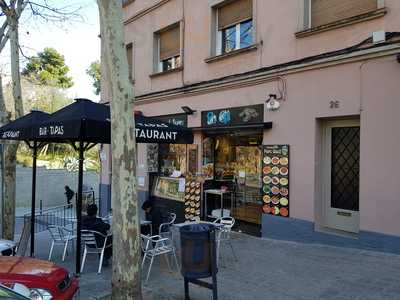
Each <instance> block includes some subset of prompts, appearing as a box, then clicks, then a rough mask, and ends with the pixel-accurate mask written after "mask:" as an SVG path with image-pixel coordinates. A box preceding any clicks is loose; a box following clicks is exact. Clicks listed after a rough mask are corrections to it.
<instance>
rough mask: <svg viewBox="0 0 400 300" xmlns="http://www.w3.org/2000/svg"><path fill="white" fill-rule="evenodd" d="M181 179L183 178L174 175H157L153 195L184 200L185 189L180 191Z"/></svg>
mask: <svg viewBox="0 0 400 300" xmlns="http://www.w3.org/2000/svg"><path fill="white" fill-rule="evenodd" d="M180 179H182V178H173V177H157V178H156V181H155V184H154V187H153V193H152V195H153V196H155V197H158V198H163V199H169V200H175V201H180V202H183V201H184V193H185V192H184V191H183V190H182V191H180V188H179V185H180V182H181V181H180Z"/></svg>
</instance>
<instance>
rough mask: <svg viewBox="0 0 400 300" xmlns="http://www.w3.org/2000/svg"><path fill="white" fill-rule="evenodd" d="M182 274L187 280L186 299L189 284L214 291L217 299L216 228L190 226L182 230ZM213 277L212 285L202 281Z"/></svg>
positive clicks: (199, 225)
mask: <svg viewBox="0 0 400 300" xmlns="http://www.w3.org/2000/svg"><path fill="white" fill-rule="evenodd" d="M180 234H181V260H182V263H181V274H182V276H183V278H184V280H185V299H189V282H190V283H193V284H197V285H200V286H203V287H206V288H209V289H212V290H213V299H214V300H216V299H217V276H216V275H217V259H216V243H215V226H214V225H212V224H189V225H185V226H183V227H182V228H181V229H180ZM208 277H212V284H210V283H207V282H204V281H200V280H199V279H201V278H208Z"/></svg>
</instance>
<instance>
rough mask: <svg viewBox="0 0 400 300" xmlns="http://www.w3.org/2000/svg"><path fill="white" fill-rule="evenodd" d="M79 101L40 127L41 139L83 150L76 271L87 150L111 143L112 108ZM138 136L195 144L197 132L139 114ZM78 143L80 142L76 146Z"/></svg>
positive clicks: (150, 140)
mask: <svg viewBox="0 0 400 300" xmlns="http://www.w3.org/2000/svg"><path fill="white" fill-rule="evenodd" d="M75 100H76V102H74V103H72V104H70V105H68V106H66V107H64V108H62V109H60V110H59V111H57V112H55V113H53V114H52V115H51V116H50V117H49V118H48V119H47V120H46V121H44V122H42V123H41V124H40V125H39V126H37V127H36V129H35V131H36V137H37V139H38V140H39V141H41V142H47V143H50V142H53V143H69V144H71V145H72V146H73V147H74V149H75V150H76V151H79V179H78V199H77V205H76V215H77V249H76V273H79V272H80V255H81V221H82V215H81V211H82V185H83V161H84V152H85V151H86V150H88V149H90V148H91V147H93V146H94V145H96V144H97V143H101V144H110V143H111V122H110V107H109V106H107V105H104V104H99V103H95V102H92V101H90V100H88V99H75ZM135 123H136V129H135V136H136V142H138V143H193V133H192V132H191V131H190V130H189V129H187V128H184V127H180V126H175V125H170V124H167V123H164V122H161V121H159V120H156V119H153V118H148V117H143V116H135ZM77 143H78V145H76V144H77Z"/></svg>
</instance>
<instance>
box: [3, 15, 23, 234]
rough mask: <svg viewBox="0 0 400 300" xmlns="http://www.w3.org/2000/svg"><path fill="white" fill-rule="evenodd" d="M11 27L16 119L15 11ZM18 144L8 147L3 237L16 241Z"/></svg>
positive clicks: (19, 106) (19, 98)
mask: <svg viewBox="0 0 400 300" xmlns="http://www.w3.org/2000/svg"><path fill="white" fill-rule="evenodd" d="M7 21H8V24H9V27H10V30H9V32H10V52H11V79H12V90H13V98H14V110H15V118H19V117H21V116H22V115H23V114H24V112H23V106H22V92H21V75H20V70H19V39H18V17H17V15H16V14H15V10H13V11H11V12H10V13H9V14H8V15H7ZM17 150H18V143H17V142H12V143H10V144H8V145H7V147H6V151H5V160H4V204H3V205H4V220H3V237H4V238H6V239H10V240H13V239H14V231H15V192H16V191H15V179H16V163H17Z"/></svg>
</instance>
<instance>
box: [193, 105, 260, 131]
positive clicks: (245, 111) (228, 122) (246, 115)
mask: <svg viewBox="0 0 400 300" xmlns="http://www.w3.org/2000/svg"><path fill="white" fill-rule="evenodd" d="M262 122H264V105H263V104H258V105H250V106H240V107H231V108H223V109H216V110H209V111H202V112H201V125H202V127H226V126H238V125H249V124H255V123H262Z"/></svg>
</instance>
